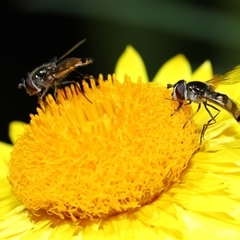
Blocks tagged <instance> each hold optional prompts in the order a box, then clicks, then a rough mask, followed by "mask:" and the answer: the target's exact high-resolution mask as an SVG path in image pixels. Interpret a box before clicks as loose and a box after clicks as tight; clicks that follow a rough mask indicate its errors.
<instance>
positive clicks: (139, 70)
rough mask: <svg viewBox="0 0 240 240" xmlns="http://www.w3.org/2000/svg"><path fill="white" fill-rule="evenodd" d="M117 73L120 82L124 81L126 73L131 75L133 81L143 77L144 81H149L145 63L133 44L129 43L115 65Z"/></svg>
mask: <svg viewBox="0 0 240 240" xmlns="http://www.w3.org/2000/svg"><path fill="white" fill-rule="evenodd" d="M115 74H116V76H117V79H118V81H119V82H124V76H125V75H126V74H127V75H128V76H131V79H133V81H136V82H137V79H138V78H139V77H141V78H142V82H148V75H147V70H146V67H145V64H144V62H143V60H142V58H141V56H140V55H139V53H138V52H137V51H136V50H135V49H134V48H133V47H132V46H131V45H128V46H127V47H126V49H125V51H124V52H123V54H122V55H121V56H120V57H119V59H118V62H117V64H116V67H115Z"/></svg>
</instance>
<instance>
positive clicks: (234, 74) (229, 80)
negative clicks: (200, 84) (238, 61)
mask: <svg viewBox="0 0 240 240" xmlns="http://www.w3.org/2000/svg"><path fill="white" fill-rule="evenodd" d="M206 83H208V84H211V85H213V86H217V85H218V84H227V85H230V84H236V83H240V65H238V66H236V67H235V68H233V69H231V70H229V71H227V72H225V73H223V74H219V75H215V76H214V77H213V78H212V79H210V80H208V81H207V82H206Z"/></svg>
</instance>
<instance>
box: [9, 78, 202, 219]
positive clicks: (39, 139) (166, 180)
mask: <svg viewBox="0 0 240 240" xmlns="http://www.w3.org/2000/svg"><path fill="white" fill-rule="evenodd" d="M98 82H99V86H98V87H97V86H96V85H95V82H94V81H92V82H91V88H89V87H88V85H87V84H85V85H84V90H85V94H86V96H87V98H89V99H90V101H91V103H90V102H89V101H87V99H86V98H85V97H84V96H83V95H82V94H81V93H80V91H79V89H78V88H75V87H74V86H73V85H71V87H66V88H65V89H64V90H63V89H62V90H58V101H57V103H56V102H55V101H54V99H53V98H52V96H51V95H48V96H47V98H46V103H41V107H40V108H38V109H37V111H38V114H37V115H31V122H30V124H29V125H27V126H26V130H25V132H24V134H23V135H22V136H20V138H19V139H18V141H17V142H16V144H15V146H14V150H13V152H12V156H11V162H10V168H9V181H10V183H11V185H12V191H13V192H14V194H15V195H16V197H17V198H18V199H20V201H22V203H23V204H24V205H25V207H26V208H27V209H29V210H31V211H32V212H33V213H36V214H37V213H38V211H39V210H41V209H44V210H46V212H47V213H49V214H56V215H58V216H60V217H61V218H64V217H69V218H72V219H73V221H76V220H77V219H78V218H81V219H93V218H107V217H109V216H112V215H115V214H118V213H122V212H127V211H132V210H133V209H137V208H139V207H141V206H143V205H145V204H148V203H151V202H152V201H154V200H155V199H156V198H158V197H159V196H160V194H161V193H162V192H163V191H166V190H167V189H168V188H169V187H170V186H171V185H172V184H174V183H176V182H179V181H180V174H181V172H182V171H183V169H184V168H186V166H187V163H188V161H189V159H190V158H191V156H192V154H193V153H194V151H195V150H196V148H197V146H198V141H199V132H198V130H197V126H196V124H195V123H194V122H193V121H190V122H189V123H188V124H187V126H186V127H185V128H184V129H183V125H184V123H185V122H186V121H187V120H188V119H189V118H190V117H191V114H192V111H191V108H190V107H189V106H184V107H183V108H182V109H181V110H180V111H179V112H178V113H176V114H174V115H173V116H170V115H171V114H172V113H173V112H174V109H176V107H177V106H178V103H177V102H175V101H171V100H167V99H166V98H170V97H171V93H170V91H169V90H167V89H166V88H165V87H162V86H161V85H158V84H154V83H148V84H145V83H141V82H140V81H139V82H138V83H133V82H131V80H130V79H129V78H128V77H126V78H125V82H124V83H119V82H118V81H117V80H115V78H114V77H113V80H112V78H111V77H110V76H109V78H108V81H103V79H102V77H101V76H100V79H99V81H98Z"/></svg>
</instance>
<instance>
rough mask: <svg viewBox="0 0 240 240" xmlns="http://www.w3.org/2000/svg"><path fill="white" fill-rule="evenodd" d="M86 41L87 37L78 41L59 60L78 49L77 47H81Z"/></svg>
mask: <svg viewBox="0 0 240 240" xmlns="http://www.w3.org/2000/svg"><path fill="white" fill-rule="evenodd" d="M85 41H86V39H83V40H81V41H80V42H78V43H76V44H75V45H74V46H73V47H72V48H70V49H69V50H68V51H67V52H66V53H64V54H63V55H62V56H61V57H60V58H59V59H58V62H59V61H60V60H61V59H63V58H64V57H66V56H67V55H68V54H69V53H70V52H72V51H73V50H74V49H76V48H77V47H79V46H80V45H81V44H83V43H84V42H85Z"/></svg>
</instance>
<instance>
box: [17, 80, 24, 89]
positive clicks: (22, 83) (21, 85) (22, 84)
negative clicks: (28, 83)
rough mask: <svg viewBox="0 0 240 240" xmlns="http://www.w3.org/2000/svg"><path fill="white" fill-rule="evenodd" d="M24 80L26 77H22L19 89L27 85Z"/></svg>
mask: <svg viewBox="0 0 240 240" xmlns="http://www.w3.org/2000/svg"><path fill="white" fill-rule="evenodd" d="M24 81H25V79H24V78H22V82H21V83H19V84H18V89H20V88H22V87H24V86H25V84H24Z"/></svg>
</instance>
